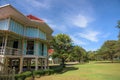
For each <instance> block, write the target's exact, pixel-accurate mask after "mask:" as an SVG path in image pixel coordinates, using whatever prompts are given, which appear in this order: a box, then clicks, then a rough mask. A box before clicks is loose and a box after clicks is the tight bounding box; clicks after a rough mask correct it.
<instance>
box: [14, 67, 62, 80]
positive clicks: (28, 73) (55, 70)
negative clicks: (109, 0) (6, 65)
mask: <svg viewBox="0 0 120 80" xmlns="http://www.w3.org/2000/svg"><path fill="white" fill-rule="evenodd" d="M62 70H63V67H62V66H57V67H54V68H52V69H46V70H37V71H33V72H31V71H26V72H23V73H21V74H16V75H15V80H25V79H26V78H27V77H30V76H32V75H33V76H39V77H40V76H44V75H51V74H54V73H59V72H61V71H62Z"/></svg>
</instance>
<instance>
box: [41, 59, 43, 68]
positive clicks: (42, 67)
mask: <svg viewBox="0 0 120 80" xmlns="http://www.w3.org/2000/svg"><path fill="white" fill-rule="evenodd" d="M41 69H43V58H41Z"/></svg>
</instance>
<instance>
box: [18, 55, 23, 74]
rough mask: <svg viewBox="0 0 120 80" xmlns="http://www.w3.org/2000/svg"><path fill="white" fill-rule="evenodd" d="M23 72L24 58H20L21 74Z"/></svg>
mask: <svg viewBox="0 0 120 80" xmlns="http://www.w3.org/2000/svg"><path fill="white" fill-rule="evenodd" d="M22 71H23V57H21V58H20V65H19V73H21V72H22Z"/></svg>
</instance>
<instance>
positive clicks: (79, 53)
mask: <svg viewBox="0 0 120 80" xmlns="http://www.w3.org/2000/svg"><path fill="white" fill-rule="evenodd" d="M72 55H73V56H74V59H76V60H77V61H78V62H79V63H80V62H82V61H84V59H85V56H86V51H85V50H84V49H83V48H82V47H80V46H74V48H73V53H72Z"/></svg>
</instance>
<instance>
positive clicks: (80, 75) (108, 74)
mask: <svg viewBox="0 0 120 80" xmlns="http://www.w3.org/2000/svg"><path fill="white" fill-rule="evenodd" d="M36 80H120V63H95V62H90V63H87V64H79V65H73V66H69V67H67V68H65V70H64V72H63V73H61V74H54V75H51V76H44V77H41V78H37V79H36Z"/></svg>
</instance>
